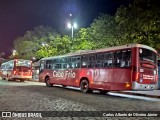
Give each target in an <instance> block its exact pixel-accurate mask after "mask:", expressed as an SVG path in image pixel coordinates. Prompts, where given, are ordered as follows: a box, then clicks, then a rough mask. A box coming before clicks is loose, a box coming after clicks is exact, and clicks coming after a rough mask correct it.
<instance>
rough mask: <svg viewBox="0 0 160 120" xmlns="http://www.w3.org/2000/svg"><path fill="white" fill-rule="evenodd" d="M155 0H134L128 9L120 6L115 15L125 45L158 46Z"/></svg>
mask: <svg viewBox="0 0 160 120" xmlns="http://www.w3.org/2000/svg"><path fill="white" fill-rule="evenodd" d="M159 5H160V4H159V2H158V1H157V0H134V3H133V4H131V5H129V6H128V7H124V6H121V7H120V8H119V9H118V10H117V13H116V14H115V19H116V22H117V24H118V26H119V28H121V31H123V33H125V34H124V37H123V39H124V40H125V41H126V43H141V44H146V45H149V46H151V47H154V48H156V49H159V46H160V9H159Z"/></svg>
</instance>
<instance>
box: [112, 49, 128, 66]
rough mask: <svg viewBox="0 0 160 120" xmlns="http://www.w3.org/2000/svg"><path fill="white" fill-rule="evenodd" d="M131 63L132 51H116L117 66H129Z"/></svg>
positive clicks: (115, 64) (115, 62)
mask: <svg viewBox="0 0 160 120" xmlns="http://www.w3.org/2000/svg"><path fill="white" fill-rule="evenodd" d="M130 63H131V51H130V50H123V51H117V52H116V53H115V61H114V66H115V67H129V66H130Z"/></svg>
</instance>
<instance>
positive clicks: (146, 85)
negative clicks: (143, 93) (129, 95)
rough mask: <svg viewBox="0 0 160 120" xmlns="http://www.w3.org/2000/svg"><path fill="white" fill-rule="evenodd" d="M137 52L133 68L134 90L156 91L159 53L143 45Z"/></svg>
mask: <svg viewBox="0 0 160 120" xmlns="http://www.w3.org/2000/svg"><path fill="white" fill-rule="evenodd" d="M135 52H136V53H137V54H136V55H135V56H134V57H135V62H134V63H135V66H136V67H133V73H134V74H133V75H134V77H133V82H132V89H133V90H154V89H157V83H158V71H157V53H156V51H155V50H154V49H152V48H150V47H145V46H144V45H143V47H142V46H140V47H137V48H136V50H135Z"/></svg>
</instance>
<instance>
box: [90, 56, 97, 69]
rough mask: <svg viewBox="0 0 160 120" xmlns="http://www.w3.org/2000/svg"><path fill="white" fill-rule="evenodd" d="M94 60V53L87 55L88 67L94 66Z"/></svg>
mask: <svg viewBox="0 0 160 120" xmlns="http://www.w3.org/2000/svg"><path fill="white" fill-rule="evenodd" d="M95 60H96V55H90V56H89V62H88V68H94V67H95Z"/></svg>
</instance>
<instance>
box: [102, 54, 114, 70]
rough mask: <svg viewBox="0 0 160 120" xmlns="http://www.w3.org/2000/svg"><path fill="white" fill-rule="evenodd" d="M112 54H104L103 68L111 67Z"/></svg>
mask: <svg viewBox="0 0 160 120" xmlns="http://www.w3.org/2000/svg"><path fill="white" fill-rule="evenodd" d="M112 56H113V53H107V54H105V60H104V67H112V63H113V57H112Z"/></svg>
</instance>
